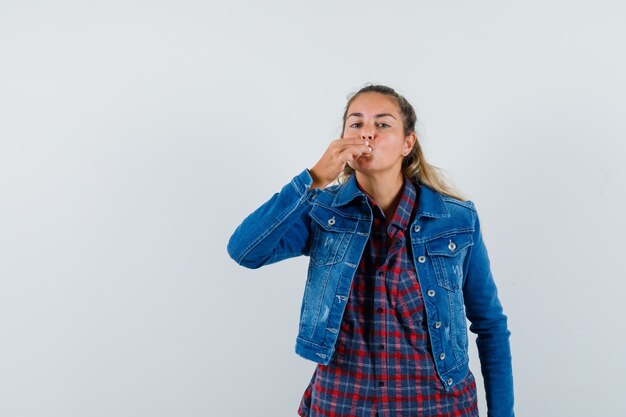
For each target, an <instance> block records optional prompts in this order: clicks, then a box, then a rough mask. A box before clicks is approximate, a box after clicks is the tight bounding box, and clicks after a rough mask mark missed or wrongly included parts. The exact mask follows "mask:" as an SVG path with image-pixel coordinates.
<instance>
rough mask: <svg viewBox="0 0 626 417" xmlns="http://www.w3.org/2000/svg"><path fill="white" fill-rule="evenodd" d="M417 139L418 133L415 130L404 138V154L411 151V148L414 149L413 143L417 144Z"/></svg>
mask: <svg viewBox="0 0 626 417" xmlns="http://www.w3.org/2000/svg"><path fill="white" fill-rule="evenodd" d="M416 140H417V134H416V133H415V132H411V134H410V135H408V136H406V137H405V138H404V148H402V154H403V155H404V156H406V155H408V154H410V153H411V149H413V145H415V141H416Z"/></svg>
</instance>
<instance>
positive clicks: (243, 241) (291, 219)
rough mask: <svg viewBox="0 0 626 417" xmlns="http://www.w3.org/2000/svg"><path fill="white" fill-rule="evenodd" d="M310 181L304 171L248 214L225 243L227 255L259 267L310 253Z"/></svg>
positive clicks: (238, 261) (241, 263) (245, 263)
mask: <svg viewBox="0 0 626 417" xmlns="http://www.w3.org/2000/svg"><path fill="white" fill-rule="evenodd" d="M312 183H313V179H312V177H311V174H310V173H309V171H308V169H304V170H303V171H302V172H300V174H298V175H296V176H295V177H294V178H293V179H292V180H291V181H290V182H289V183H287V184H285V185H284V186H283V188H282V189H281V190H280V191H279V192H277V193H275V194H274V195H273V196H272V197H271V198H270V199H269V200H268V201H266V202H265V203H263V204H262V205H261V206H260V207H258V208H257V209H256V210H254V211H253V212H252V213H251V214H249V215H248V216H247V217H246V218H245V219H244V220H243V222H242V223H241V224H240V225H239V226H238V227H237V229H236V230H235V232H234V233H233V234H232V236H231V237H230V239H229V241H228V246H227V250H228V254H229V255H230V257H231V258H232V259H233V260H234V261H235V262H237V263H238V264H239V265H242V266H245V267H246V268H252V269H255V268H259V267H261V266H263V265H268V264H272V263H275V262H278V261H281V260H283V259H287V258H292V257H295V256H299V255H308V254H309V247H310V243H309V236H310V230H311V224H310V219H309V216H308V211H309V209H310V207H311V205H310V203H309V198H310V197H311V196H312V195H313V194H316V193H317V192H319V191H320V190H319V189H314V190H311V188H310V187H311V184H312Z"/></svg>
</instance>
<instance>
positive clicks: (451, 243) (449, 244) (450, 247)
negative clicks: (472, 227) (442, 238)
mask: <svg viewBox="0 0 626 417" xmlns="http://www.w3.org/2000/svg"><path fill="white" fill-rule="evenodd" d="M448 249H450V250H451V251H453V252H454V250H455V249H456V243H454V242H453V241H452V240H450V243H448Z"/></svg>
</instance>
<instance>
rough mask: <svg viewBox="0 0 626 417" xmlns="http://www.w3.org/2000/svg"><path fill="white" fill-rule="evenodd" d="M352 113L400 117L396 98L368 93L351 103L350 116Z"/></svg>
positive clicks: (360, 95)
mask: <svg viewBox="0 0 626 417" xmlns="http://www.w3.org/2000/svg"><path fill="white" fill-rule="evenodd" d="M350 113H363V115H364V116H367V115H368V114H377V113H391V114H394V115H399V114H400V111H399V108H398V102H397V100H396V99H395V97H393V96H388V95H386V94H381V93H376V92H367V93H362V94H359V95H358V96H357V97H356V98H355V99H354V100H353V101H352V103H350V107H349V108H348V114H350Z"/></svg>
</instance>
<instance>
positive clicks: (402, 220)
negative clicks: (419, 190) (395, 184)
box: [357, 177, 416, 231]
mask: <svg viewBox="0 0 626 417" xmlns="http://www.w3.org/2000/svg"><path fill="white" fill-rule="evenodd" d="M357 186H358V187H359V189H360V190H361V191H362V192H363V194H365V195H366V197H367V199H368V201H369V203H370V205H371V206H372V207H374V206H375V207H377V208H376V209H375V210H378V211H379V212H380V213H383V211H382V209H381V208H380V206H379V205H378V204H377V203H376V201H374V199H372V197H371V196H370V195H369V194H367V192H365V190H363V189H362V188H361V187H360V186H359V185H358V184H357ZM415 197H416V190H415V186H414V185H413V182H412V181H411V180H409V179H408V178H406V177H405V178H404V186H403V187H402V196H401V197H400V201H399V202H398V206H397V207H396V212H395V213H394V215H393V217H392V218H391V221H390V222H389V229H388V230H389V231H391V229H392V226H393V227H395V228H397V229H402V230H406V228H407V227H408V225H409V221H410V219H411V212H412V211H413V206H414V204H415ZM383 216H384V213H383Z"/></svg>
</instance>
